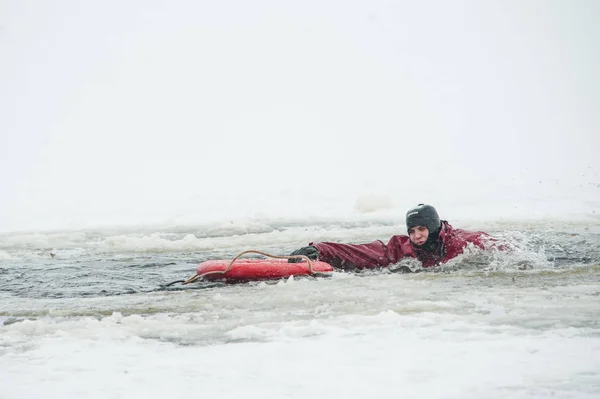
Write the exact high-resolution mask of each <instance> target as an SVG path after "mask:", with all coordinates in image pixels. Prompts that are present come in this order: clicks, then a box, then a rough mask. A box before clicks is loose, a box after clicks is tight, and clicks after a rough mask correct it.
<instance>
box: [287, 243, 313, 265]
mask: <svg viewBox="0 0 600 399" xmlns="http://www.w3.org/2000/svg"><path fill="white" fill-rule="evenodd" d="M290 255H305V256H307V257H308V259H311V260H316V259H317V257H318V256H319V250H318V249H317V248H315V247H313V246H308V247H302V248H300V249H298V250H296V251H294V252H292V253H291V254H290ZM303 261H304V258H300V257H298V258H289V259H288V262H289V263H300V262H303Z"/></svg>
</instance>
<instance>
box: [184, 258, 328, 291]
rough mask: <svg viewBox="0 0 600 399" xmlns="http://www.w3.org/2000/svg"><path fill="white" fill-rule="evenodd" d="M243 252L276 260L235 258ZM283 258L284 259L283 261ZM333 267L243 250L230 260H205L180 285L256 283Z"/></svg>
mask: <svg viewBox="0 0 600 399" xmlns="http://www.w3.org/2000/svg"><path fill="white" fill-rule="evenodd" d="M247 253H257V254H260V255H265V256H269V257H271V258H278V259H239V258H240V257H241V256H242V255H244V254H247ZM289 258H301V262H299V263H288V261H287V259H289ZM284 259H285V260H284ZM332 271H333V267H332V266H331V265H330V264H329V263H326V262H321V261H317V260H310V259H308V258H307V257H306V256H303V255H297V256H275V255H269V254H267V253H264V252H260V251H254V250H249V251H244V252H242V253H241V254H239V255H238V256H236V257H235V258H234V259H233V260H230V259H220V260H207V261H206V262H202V263H200V264H199V265H198V267H197V268H196V275H195V276H192V277H190V278H189V279H187V280H186V281H185V282H184V283H183V284H188V283H192V282H194V281H196V280H198V279H200V278H203V279H205V280H230V281H257V280H272V279H278V278H286V277H290V276H323V275H325V274H327V273H331V272H332Z"/></svg>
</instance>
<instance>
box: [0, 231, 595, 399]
mask: <svg viewBox="0 0 600 399" xmlns="http://www.w3.org/2000/svg"><path fill="white" fill-rule="evenodd" d="M456 227H462V226H458V225H457V226H456ZM488 231H489V232H490V233H492V234H493V235H494V236H496V237H498V238H499V239H500V240H502V241H505V242H507V243H508V244H510V245H511V247H512V248H513V249H512V250H511V251H508V252H480V251H475V250H473V251H470V252H469V253H466V254H465V255H463V256H461V257H459V258H457V259H455V260H453V261H451V262H450V263H448V264H447V265H445V266H444V267H442V268H438V269H435V270H430V271H422V272H419V273H412V274H401V273H395V272H394V271H393V270H388V269H383V270H376V271H369V272H363V273H345V272H336V273H334V274H333V275H332V276H331V277H329V278H290V279H286V280H279V281H270V282H253V283H245V284H235V285H232V284H223V283H206V282H204V283H203V282H200V283H197V284H193V285H189V286H185V287H182V286H180V285H174V286H171V287H168V288H164V287H162V286H161V285H163V284H166V283H169V282H171V281H174V280H180V279H183V278H186V277H189V276H191V275H193V274H194V271H195V266H196V265H197V264H198V263H199V262H201V261H203V260H207V259H215V258H232V257H233V256H235V255H236V254H237V253H239V252H241V251H243V250H246V249H260V250H263V251H267V252H270V253H274V254H287V253H289V252H291V251H292V250H294V249H297V248H298V247H299V246H301V245H304V244H305V243H306V242H308V241H309V240H310V239H314V240H339V241H343V242H367V241H371V240H373V239H382V240H384V241H386V240H387V239H388V238H389V237H390V236H391V235H393V234H395V233H398V232H402V228H401V226H398V225H393V224H387V223H384V222H381V223H315V224H314V225H303V224H290V223H288V224H286V223H283V222H261V223H248V224H245V225H235V224H232V225H206V226H194V227H189V226H188V227H180V228H162V229H160V228H155V229H149V228H146V229H141V228H140V229H120V230H112V231H110V230H103V231H79V232H53V233H52V232H47V233H36V234H25V233H23V234H15V233H12V234H3V235H0V381H2V383H1V384H0V398H47V397H56V398H81V397H84V398H125V397H127V398H138V397H139V398H164V397H190V395H192V397H193V396H198V395H201V396H203V397H219V398H240V397H261V398H264V397H272V398H279V397H293V398H308V397H311V398H314V397H334V396H335V397H346V398H347V397H352V398H364V397H379V398H398V397H407V398H482V397H485V398H544V397H552V398H597V397H600V321H599V316H600V228H599V227H598V226H597V225H594V224H583V223H580V224H569V223H560V224H557V223H555V224H554V225H544V224H537V225H535V224H523V225H516V224H515V225H503V226H499V225H497V226H495V227H493V228H492V229H491V230H490V229H488ZM51 253H52V254H55V256H54V257H52V256H51V255H50V254H51ZM403 264H404V265H408V266H410V267H412V268H415V270H417V271H420V270H419V269H418V266H417V265H416V264H415V262H414V261H406V262H404V263H403Z"/></svg>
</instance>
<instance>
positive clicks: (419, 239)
mask: <svg viewBox="0 0 600 399" xmlns="http://www.w3.org/2000/svg"><path fill="white" fill-rule="evenodd" d="M408 237H409V238H410V241H412V243H413V244H415V245H418V246H421V245H423V244H425V241H427V237H429V229H428V228H427V227H425V226H415V227H412V228H411V229H410V230H408Z"/></svg>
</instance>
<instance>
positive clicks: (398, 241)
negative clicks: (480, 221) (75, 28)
mask: <svg viewBox="0 0 600 399" xmlns="http://www.w3.org/2000/svg"><path fill="white" fill-rule="evenodd" d="M489 239H490V237H489V235H488V234H486V233H484V232H481V231H478V232H471V231H465V230H461V229H454V228H453V227H452V226H451V225H450V224H449V223H448V222H447V221H445V220H443V221H442V227H441V229H440V232H439V238H438V245H437V248H436V249H435V250H433V251H425V250H423V249H420V248H419V247H418V246H416V245H413V244H412V243H411V241H410V239H409V238H408V236H403V235H396V236H393V237H392V238H390V241H389V242H388V243H387V245H386V244H384V243H383V242H382V241H380V240H377V241H373V242H371V243H369V244H339V243H335V242H318V243H310V244H309V245H312V246H313V247H315V248H317V250H318V251H319V260H322V261H325V262H327V263H329V264H331V265H332V266H333V267H336V268H343V269H354V268H357V269H365V268H375V267H385V266H389V265H393V264H395V263H398V262H399V261H400V260H401V259H403V258H407V257H411V258H416V259H418V260H420V261H421V263H422V264H423V267H431V266H436V265H439V264H440V263H445V262H447V261H449V260H450V259H452V258H454V257H456V256H458V255H460V254H462V253H463V251H464V248H465V247H466V246H467V244H468V243H473V244H474V245H475V246H477V247H479V248H481V249H484V248H485V245H486V244H487V241H488V240H489Z"/></svg>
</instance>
